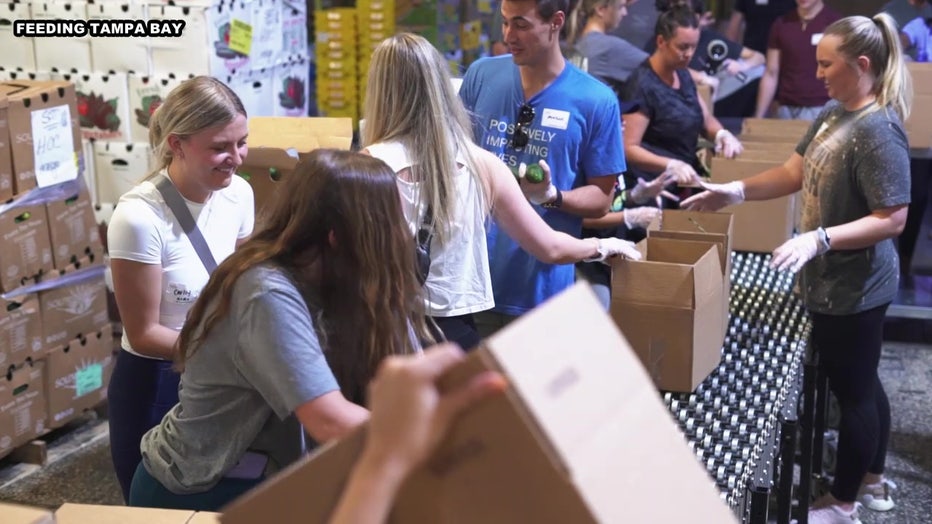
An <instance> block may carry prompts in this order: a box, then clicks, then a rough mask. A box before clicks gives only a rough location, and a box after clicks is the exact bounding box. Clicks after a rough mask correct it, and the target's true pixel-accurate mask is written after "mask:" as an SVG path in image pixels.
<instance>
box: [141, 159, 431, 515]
mask: <svg viewBox="0 0 932 524" xmlns="http://www.w3.org/2000/svg"><path fill="white" fill-rule="evenodd" d="M264 218H265V220H264V224H263V225H262V226H261V227H260V228H259V230H258V232H257V233H255V235H254V236H252V237H251V238H250V239H249V240H248V241H247V242H246V243H244V244H243V245H242V246H241V247H240V248H239V249H237V250H236V252H234V253H233V254H232V255H231V256H230V257H229V258H227V259H226V260H225V261H224V262H223V263H222V264H221V265H220V266H219V267H218V268H217V270H216V271H215V272H214V274H213V275H212V276H211V278H210V281H209V282H208V284H207V286H206V287H205V288H204V291H203V293H202V294H201V296H200V297H199V298H198V300H197V302H196V304H195V305H194V307H193V308H192V309H191V313H190V315H189V316H188V319H187V322H186V323H185V326H184V328H183V329H182V331H181V335H180V336H179V340H178V345H179V347H178V354H179V366H180V367H181V368H182V375H181V387H180V390H179V403H178V404H177V405H176V406H175V407H174V408H173V409H172V410H171V411H170V412H169V413H168V414H167V415H166V416H165V418H164V419H163V420H162V422H161V424H160V425H158V426H156V427H155V428H153V429H152V430H151V431H149V432H148V433H146V435H145V436H144V437H143V442H142V446H141V451H142V463H141V464H140V465H139V467H138V468H137V470H136V475H135V476H134V478H133V484H132V488H131V491H130V505H134V506H146V507H161V508H179V509H191V510H210V511H216V510H217V509H218V508H220V507H221V506H223V505H225V504H226V503H228V502H229V501H231V500H232V499H233V498H235V497H236V496H238V495H239V494H241V493H244V492H245V491H247V490H248V489H250V488H251V487H253V486H255V485H257V484H258V483H260V482H261V481H262V480H263V479H264V478H265V477H266V476H267V475H268V474H270V473H272V472H274V471H277V470H278V469H280V468H283V467H285V466H287V465H289V464H290V463H292V462H294V461H295V460H297V459H298V458H299V457H300V456H301V455H302V454H304V453H305V452H306V451H307V450H308V449H309V447H312V446H313V443H309V442H306V441H305V432H306V433H307V435H309V436H310V438H311V439H313V440H314V441H316V442H318V443H323V442H327V441H329V440H331V439H334V438H338V437H341V436H343V435H345V434H346V433H348V432H349V431H350V430H351V429H352V428H354V427H356V426H357V425H358V424H360V423H361V422H363V421H365V420H366V419H368V416H369V413H368V411H367V410H366V409H365V408H363V407H361V405H360V404H362V403H363V401H364V398H363V397H364V394H363V392H364V391H365V388H366V386H367V385H368V383H369V381H370V379H371V378H372V376H373V375H374V374H375V370H376V368H377V366H378V364H379V363H380V362H381V360H382V359H383V358H384V357H386V356H388V355H398V354H410V353H415V352H418V351H420V347H419V346H418V342H417V340H419V338H420V339H424V340H429V335H428V334H427V332H426V330H425V329H424V320H423V319H424V312H423V308H424V303H423V298H422V297H421V286H420V284H419V283H418V281H417V278H416V276H415V273H414V268H415V262H414V240H413V239H412V237H411V234H410V232H409V231H408V229H407V226H406V224H405V221H404V216H403V214H402V211H401V203H400V202H399V199H398V189H397V188H396V185H395V175H394V173H393V172H392V171H391V169H389V168H388V166H386V165H385V164H384V163H383V162H382V161H381V160H378V159H375V158H372V157H369V156H366V155H361V154H357V153H350V152H345V151H332V150H318V151H315V152H313V153H311V155H310V156H309V158H307V159H306V160H304V161H302V162H301V163H299V164H298V166H297V168H296V169H295V171H294V172H293V174H292V175H291V176H288V177H286V178H285V180H284V182H283V187H281V188H280V191H279V192H278V196H277V200H276V201H275V202H274V203H273V206H272V208H271V209H270V211H269V213H268V215H267V216H266V217H264ZM322 480H323V481H326V479H322Z"/></svg>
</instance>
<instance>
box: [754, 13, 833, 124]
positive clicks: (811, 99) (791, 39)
mask: <svg viewBox="0 0 932 524" xmlns="http://www.w3.org/2000/svg"><path fill="white" fill-rule="evenodd" d="M840 18H841V15H840V14H838V13H837V12H835V11H834V10H832V9H831V8H830V7H828V6H826V5H825V4H824V3H823V1H822V0H798V1H797V7H796V9H794V10H792V11H790V12H788V13H786V14H785V15H783V16H781V17H780V18H778V19H777V20H776V21H774V23H773V26H772V27H771V28H770V39H769V42H768V43H767V69H766V71H765V72H764V76H763V77H761V81H760V88H759V90H758V93H757V107H756V109H755V111H754V116H756V117H758V118H763V117H765V116H768V115H769V114H770V113H771V104H772V103H773V102H774V101H776V103H777V108H776V110H775V112H774V116H776V117H777V118H784V119H790V118H799V119H804V120H813V119H814V118H815V117H816V115H818V114H819V111H821V110H822V107H823V106H824V105H825V103H826V102H828V100H829V97H828V93H826V91H825V86H824V85H823V83H822V82H821V81H820V80H818V79H817V78H816V56H815V49H816V44H818V43H819V40H820V39H821V38H822V32H823V31H825V28H826V27H828V26H829V25H830V24H831V23H832V22H834V21H836V20H838V19H840Z"/></svg>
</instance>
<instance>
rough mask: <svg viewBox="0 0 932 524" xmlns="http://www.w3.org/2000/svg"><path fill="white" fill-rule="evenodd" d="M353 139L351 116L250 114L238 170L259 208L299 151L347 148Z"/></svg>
mask: <svg viewBox="0 0 932 524" xmlns="http://www.w3.org/2000/svg"><path fill="white" fill-rule="evenodd" d="M352 142H353V121H352V119H350V118H322V117H321V118H317V117H301V118H297V117H271V116H257V117H252V118H250V119H249V152H248V154H247V155H246V159H245V160H244V161H243V165H242V166H240V168H239V169H238V170H237V171H238V173H239V174H240V176H242V177H243V178H245V179H246V180H247V181H248V182H249V185H251V186H252V190H253V193H255V199H256V211H257V212H258V211H259V210H260V209H262V208H263V207H264V206H266V205H268V202H269V200H270V199H271V198H272V196H273V195H274V194H275V190H276V188H277V186H278V181H279V180H281V178H282V177H285V176H288V175H289V174H290V173H291V172H292V171H293V170H294V168H295V166H296V165H297V164H298V161H299V160H300V159H301V156H302V155H304V154H306V153H310V152H311V151H313V150H315V149H320V148H334V149H349V148H350V147H351V145H352Z"/></svg>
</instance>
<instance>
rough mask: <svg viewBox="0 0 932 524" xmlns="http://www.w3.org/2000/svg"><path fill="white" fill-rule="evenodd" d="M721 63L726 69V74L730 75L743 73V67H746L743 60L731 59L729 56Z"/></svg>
mask: <svg viewBox="0 0 932 524" xmlns="http://www.w3.org/2000/svg"><path fill="white" fill-rule="evenodd" d="M722 65H723V66H724V68H725V71H728V74H729V75H731V76H736V75H738V74H740V73H743V72H744V71H745V69H747V66H746V64H745V62H744V60H740V59H739V60H732V59H731V58H729V59H728V60H725V62H724V63H723V64H722Z"/></svg>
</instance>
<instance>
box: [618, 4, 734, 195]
mask: <svg viewBox="0 0 932 524" xmlns="http://www.w3.org/2000/svg"><path fill="white" fill-rule="evenodd" d="M698 41H699V22H698V20H697V18H696V17H695V15H694V14H693V12H692V10H690V9H689V8H686V7H675V8H673V9H671V10H669V11H667V12H665V13H663V14H662V15H661V16H660V18H658V19H657V27H656V44H657V45H656V50H655V51H654V53H653V54H652V55H651V56H650V57H649V58H648V59H647V60H645V61H644V63H642V64H641V65H640V66H639V67H638V68H637V69H636V70H635V71H634V73H632V74H631V77H630V78H629V79H628V82H627V84H625V89H624V92H623V94H622V99H624V100H636V101H638V102H639V104H640V108H639V110H638V111H637V112H633V113H630V114H626V115H624V116H623V119H624V125H625V133H624V144H625V157H626V158H627V159H628V172H627V173H626V174H625V184H626V187H635V186H636V185H637V180H638V179H639V178H642V179H644V180H648V181H649V180H653V179H655V178H656V177H657V176H659V175H660V174H662V173H668V172H669V173H672V174H673V177H672V178H673V180H674V181H675V182H676V183H678V184H680V185H681V186H695V185H697V184H698V182H699V176H698V174H697V173H698V172H700V171H701V170H702V168H701V165H700V163H699V161H698V159H697V157H696V146H697V142H698V139H699V135H700V134H702V135H704V136H706V137H707V138H708V139H709V140H712V141H714V142H715V149H716V151H717V152H719V153H720V154H723V155H724V156H726V157H727V158H731V157H734V156H735V155H737V154H740V153H741V151H742V150H743V147H742V145H741V142H739V141H738V139H736V138H735V137H734V135H732V134H731V133H730V132H729V131H727V130H726V129H725V128H724V127H723V126H722V124H721V123H720V122H719V121H718V120H717V119H716V118H715V117H714V116H712V113H711V112H710V111H709V109H708V108H707V107H706V106H705V103H704V102H702V100H701V99H700V98H699V96H698V94H697V92H696V84H695V83H694V82H693V79H692V77H691V76H690V74H689V71H688V69H687V64H689V61H690V60H691V59H692V57H693V54H694V53H695V52H696V44H697V43H698Z"/></svg>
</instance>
